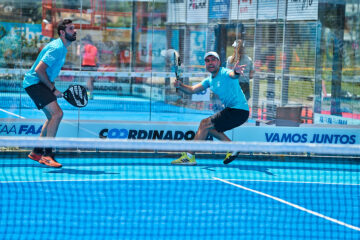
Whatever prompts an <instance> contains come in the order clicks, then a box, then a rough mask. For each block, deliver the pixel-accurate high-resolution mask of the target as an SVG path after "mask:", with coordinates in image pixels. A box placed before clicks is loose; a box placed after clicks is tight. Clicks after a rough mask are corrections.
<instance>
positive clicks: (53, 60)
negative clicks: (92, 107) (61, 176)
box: [23, 19, 76, 168]
mask: <svg viewBox="0 0 360 240" xmlns="http://www.w3.org/2000/svg"><path fill="white" fill-rule="evenodd" d="M57 32H58V34H59V36H60V37H59V38H58V39H56V40H53V41H51V42H50V43H48V44H47V45H46V46H45V47H44V48H43V49H42V51H41V52H40V54H39V55H38V57H37V59H36V61H35V63H34V64H33V66H32V67H31V69H30V70H29V71H28V72H27V73H26V74H25V77H24V81H23V87H24V88H25V91H26V92H27V94H28V95H29V96H30V97H31V99H32V100H33V101H34V103H35V105H36V106H37V108H38V109H39V110H40V109H42V111H43V112H44V113H45V115H46V118H47V120H46V122H45V123H44V125H43V127H42V129H41V133H40V137H55V136H56V133H57V130H58V127H59V125H60V122H61V119H62V117H63V111H62V110H61V108H60V106H59V104H58V103H57V98H58V97H62V92H60V91H59V90H57V89H56V88H55V84H54V81H55V78H56V77H57V76H58V75H59V73H60V70H61V68H62V66H63V65H64V63H65V58H66V53H67V47H68V46H70V44H71V43H72V42H73V41H75V40H76V29H75V27H74V24H73V23H72V21H71V20H70V19H65V20H63V21H61V22H59V24H58V27H57ZM28 157H29V158H31V159H32V160H35V161H37V162H39V163H41V164H45V165H47V166H50V167H56V168H59V167H61V164H60V163H58V162H57V161H56V160H55V159H54V154H53V152H52V148H45V149H42V148H34V149H33V151H32V152H31V153H30V154H29V155H28Z"/></svg>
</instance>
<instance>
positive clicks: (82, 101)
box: [63, 85, 88, 107]
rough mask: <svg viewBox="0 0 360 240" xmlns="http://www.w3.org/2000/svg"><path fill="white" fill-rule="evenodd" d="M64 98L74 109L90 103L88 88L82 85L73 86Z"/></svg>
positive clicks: (64, 94) (65, 93)
mask: <svg viewBox="0 0 360 240" xmlns="http://www.w3.org/2000/svg"><path fill="white" fill-rule="evenodd" d="M63 97H64V99H65V100H66V101H68V103H70V104H71V105H73V106H74V107H85V106H86V105H87V103H88V95H87V91H86V88H85V87H83V86H81V85H71V86H70V87H69V88H68V89H67V90H66V91H65V92H64V93H63Z"/></svg>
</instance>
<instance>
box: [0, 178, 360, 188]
mask: <svg viewBox="0 0 360 240" xmlns="http://www.w3.org/2000/svg"><path fill="white" fill-rule="evenodd" d="M215 180H216V181H218V179H217V178H203V179H199V178H114V179H57V180H27V181H22V180H17V181H0V183H42V182H110V181H215ZM223 180H225V179H223ZM226 180H227V181H239V182H265V183H296V184H322V185H339V186H360V184H357V183H325V182H296V181H273V180H247V179H226ZM226 180H225V181H226Z"/></svg>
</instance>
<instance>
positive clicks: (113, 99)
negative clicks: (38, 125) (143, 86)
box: [0, 93, 214, 122]
mask: <svg viewBox="0 0 360 240" xmlns="http://www.w3.org/2000/svg"><path fill="white" fill-rule="evenodd" d="M0 103H1V107H0V119H6V118H8V119H19V118H22V119H44V120H45V114H44V113H43V111H41V110H38V109H37V108H36V106H35V104H34V103H33V102H32V100H31V99H30V97H29V96H27V94H26V93H23V94H21V96H20V94H19V93H16V94H15V93H14V94H12V93H3V94H0ZM58 103H59V105H60V107H61V108H62V109H63V111H64V117H63V119H64V120H78V119H79V120H102V121H103V120H111V121H155V122H156V121H164V122H176V121H184V122H200V121H201V120H202V119H204V118H206V117H208V116H210V115H212V114H214V112H213V111H204V110H196V109H190V108H185V107H181V106H175V105H174V104H168V103H165V102H164V101H154V100H152V101H151V100H149V99H145V98H139V97H127V96H106V95H96V96H95V97H94V99H93V100H89V103H88V105H87V106H86V107H84V108H76V107H73V106H71V105H70V104H69V103H67V102H66V101H65V100H64V99H62V98H60V99H58Z"/></svg>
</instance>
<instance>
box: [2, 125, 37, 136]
mask: <svg viewBox="0 0 360 240" xmlns="http://www.w3.org/2000/svg"><path fill="white" fill-rule="evenodd" d="M41 129H42V125H41V126H36V125H26V124H24V125H14V124H0V135H38V134H40V132H41Z"/></svg>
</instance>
